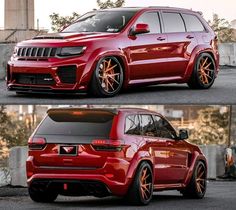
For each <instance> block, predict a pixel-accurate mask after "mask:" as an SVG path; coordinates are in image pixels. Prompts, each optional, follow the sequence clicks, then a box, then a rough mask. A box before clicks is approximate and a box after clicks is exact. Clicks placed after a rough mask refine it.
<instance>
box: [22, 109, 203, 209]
mask: <svg viewBox="0 0 236 210" xmlns="http://www.w3.org/2000/svg"><path fill="white" fill-rule="evenodd" d="M187 138H188V133H187V131H185V130H180V131H179V134H177V133H176V131H175V130H174V129H173V127H172V126H171V125H170V123H169V122H168V121H167V120H166V119H165V118H164V117H162V116H161V115H160V114H158V113H155V112H151V111H147V110H142V109H116V110H112V109H71V108H70V109H51V110H49V111H48V115H47V116H46V118H45V119H44V120H43V121H42V123H41V124H40V125H39V127H38V128H37V129H36V131H35V132H34V133H33V135H32V136H31V138H30V140H29V157H28V159H27V164H26V165H27V177H28V186H29V194H30V197H31V198H32V200H34V201H36V202H53V201H54V200H55V199H56V198H57V196H58V195H59V194H60V195H67V196H84V195H93V196H96V197H104V196H109V195H115V196H124V197H125V198H126V199H127V200H128V201H129V202H131V203H133V204H135V205H146V204H148V203H149V202H150V201H151V199H152V194H153V191H158V190H170V189H176V190H179V191H180V192H181V193H182V194H183V195H184V196H189V197H193V198H203V196H204V194H205V191H206V184H207V183H206V175H207V163H206V159H205V157H204V155H203V154H202V152H201V150H200V149H199V148H198V147H197V146H195V145H192V144H190V143H188V142H187V141H185V140H184V139H187Z"/></svg>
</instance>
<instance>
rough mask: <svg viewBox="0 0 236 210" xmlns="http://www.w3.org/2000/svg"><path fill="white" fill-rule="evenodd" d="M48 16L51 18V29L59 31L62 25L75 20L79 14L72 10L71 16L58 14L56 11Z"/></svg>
mask: <svg viewBox="0 0 236 210" xmlns="http://www.w3.org/2000/svg"><path fill="white" fill-rule="evenodd" d="M49 17H50V19H51V25H52V30H53V31H55V32H59V31H61V30H62V28H63V27H65V26H68V25H70V24H71V23H73V22H75V21H76V20H77V19H78V17H79V14H78V13H76V12H73V14H72V16H60V15H59V14H58V13H53V14H52V15H50V16H49Z"/></svg>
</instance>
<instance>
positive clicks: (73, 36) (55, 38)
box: [18, 32, 117, 46]
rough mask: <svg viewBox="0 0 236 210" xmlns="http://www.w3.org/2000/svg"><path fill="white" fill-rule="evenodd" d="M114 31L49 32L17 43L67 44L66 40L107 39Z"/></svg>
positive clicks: (30, 44)
mask: <svg viewBox="0 0 236 210" xmlns="http://www.w3.org/2000/svg"><path fill="white" fill-rule="evenodd" d="M116 35H117V34H115V33H98V32H85V33H49V34H45V35H40V36H36V37H34V38H32V39H30V40H26V41H23V42H21V43H19V44H18V45H19V46H28V45H29V46H32V45H37V44H42V45H45V44H55V45H57V44H59V45H60V44H63V45H64V44H66V43H67V44H68V42H72V43H73V42H87V41H93V40H98V39H108V38H112V37H115V36H116Z"/></svg>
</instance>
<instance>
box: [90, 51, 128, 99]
mask: <svg viewBox="0 0 236 210" xmlns="http://www.w3.org/2000/svg"><path fill="white" fill-rule="evenodd" d="M105 62H107V63H108V65H109V66H110V65H113V67H114V68H110V69H111V70H112V71H113V75H116V76H113V77H112V78H111V77H109V76H106V75H108V74H106V73H103V72H104V71H106V70H104V69H105V68H103V65H104V66H105ZM109 62H110V64H109ZM109 66H107V68H108V69H109ZM102 75H103V76H104V78H106V79H104V80H103V79H101V77H102ZM111 75H112V74H110V76H111ZM108 78H109V79H108ZM101 80H102V81H101ZM107 80H108V82H105V81H107ZM123 81H124V71H123V68H122V65H121V64H120V62H119V60H118V59H117V58H115V57H113V56H110V57H104V58H102V59H100V60H99V62H98V64H97V66H96V69H95V71H94V73H93V76H92V80H91V84H90V91H89V92H90V94H91V95H93V96H96V97H114V96H115V95H116V94H118V93H119V92H120V90H121V88H122V86H123ZM111 83H112V85H111ZM112 88H113V89H112Z"/></svg>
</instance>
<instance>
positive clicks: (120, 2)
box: [97, 0, 125, 9]
mask: <svg viewBox="0 0 236 210" xmlns="http://www.w3.org/2000/svg"><path fill="white" fill-rule="evenodd" d="M97 4H98V7H99V8H100V9H109V8H117V7H122V6H124V4H125V0H116V1H112V0H106V1H101V0H97Z"/></svg>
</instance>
